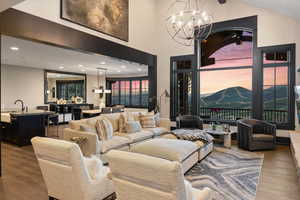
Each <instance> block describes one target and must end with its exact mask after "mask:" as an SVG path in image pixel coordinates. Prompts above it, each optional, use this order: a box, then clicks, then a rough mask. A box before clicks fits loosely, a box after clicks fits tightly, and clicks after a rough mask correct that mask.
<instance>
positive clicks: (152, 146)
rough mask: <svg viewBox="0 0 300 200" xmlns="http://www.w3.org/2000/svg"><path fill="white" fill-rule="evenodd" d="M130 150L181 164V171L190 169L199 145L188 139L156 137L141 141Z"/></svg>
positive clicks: (195, 158)
mask: <svg viewBox="0 0 300 200" xmlns="http://www.w3.org/2000/svg"><path fill="white" fill-rule="evenodd" d="M130 151H131V152H134V153H140V154H145V155H148V156H153V157H158V158H162V159H166V160H170V161H178V162H179V163H181V164H182V169H183V172H184V173H186V172H187V171H188V170H189V169H191V168H192V167H193V166H194V165H195V164H196V163H197V162H198V158H199V147H198V146H197V145H196V144H195V143H193V142H190V141H185V140H173V139H164V138H158V139H153V140H148V141H145V142H141V143H139V144H137V145H135V146H133V147H132V148H131V149H130Z"/></svg>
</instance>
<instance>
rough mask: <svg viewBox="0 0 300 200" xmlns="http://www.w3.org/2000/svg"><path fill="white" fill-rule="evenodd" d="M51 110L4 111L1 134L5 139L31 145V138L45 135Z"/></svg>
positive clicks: (22, 144)
mask: <svg viewBox="0 0 300 200" xmlns="http://www.w3.org/2000/svg"><path fill="white" fill-rule="evenodd" d="M51 114H53V112H51V111H43V110H31V111H28V112H14V111H13V112H2V113H1V121H0V124H1V134H2V139H3V141H6V142H10V143H13V144H16V145H18V146H26V145H31V142H30V140H31V138H33V137H35V136H40V137H45V125H46V121H47V119H48V116H49V115H51Z"/></svg>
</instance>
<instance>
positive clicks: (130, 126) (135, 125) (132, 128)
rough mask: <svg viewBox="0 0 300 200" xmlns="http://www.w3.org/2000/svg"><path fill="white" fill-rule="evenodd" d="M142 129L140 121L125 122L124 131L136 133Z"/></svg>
mask: <svg viewBox="0 0 300 200" xmlns="http://www.w3.org/2000/svg"><path fill="white" fill-rule="evenodd" d="M140 131H142V127H141V124H140V122H137V121H129V122H127V123H126V133H137V132H140Z"/></svg>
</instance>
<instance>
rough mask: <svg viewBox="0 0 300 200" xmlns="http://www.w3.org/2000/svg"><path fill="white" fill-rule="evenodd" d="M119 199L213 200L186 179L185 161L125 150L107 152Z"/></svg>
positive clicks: (207, 191) (207, 190)
mask: <svg viewBox="0 0 300 200" xmlns="http://www.w3.org/2000/svg"><path fill="white" fill-rule="evenodd" d="M107 157H108V160H109V164H110V169H111V177H112V180H113V182H114V185H115V188H116V193H117V198H118V200H129V199H130V200H141V199H143V200H153V199H155V200H211V199H212V191H211V190H210V189H209V188H205V189H203V190H198V189H195V188H193V187H192V186H191V184H190V183H189V182H188V181H186V180H184V176H183V171H182V167H181V164H179V163H178V162H172V161H168V160H165V159H160V158H155V157H150V156H146V155H142V154H136V153H131V152H125V151H117V150H112V151H110V152H108V154H107Z"/></svg>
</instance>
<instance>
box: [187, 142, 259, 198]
mask: <svg viewBox="0 0 300 200" xmlns="http://www.w3.org/2000/svg"><path fill="white" fill-rule="evenodd" d="M263 159H264V155H263V154H257V153H253V152H248V151H242V150H239V149H237V148H235V149H234V148H233V149H225V148H222V147H216V148H215V150H214V151H213V152H212V153H211V154H210V155H209V156H208V157H207V158H205V159H204V160H203V161H201V162H200V163H199V164H197V165H196V166H195V167H194V168H193V169H191V170H190V171H189V172H188V173H187V175H186V179H187V180H189V181H190V182H191V183H192V185H193V187H195V188H199V189H202V188H204V187H209V188H211V189H212V190H214V198H213V199H214V200H254V199H255V196H256V189H257V185H258V183H259V178H260V173H261V168H262V164H263Z"/></svg>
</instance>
